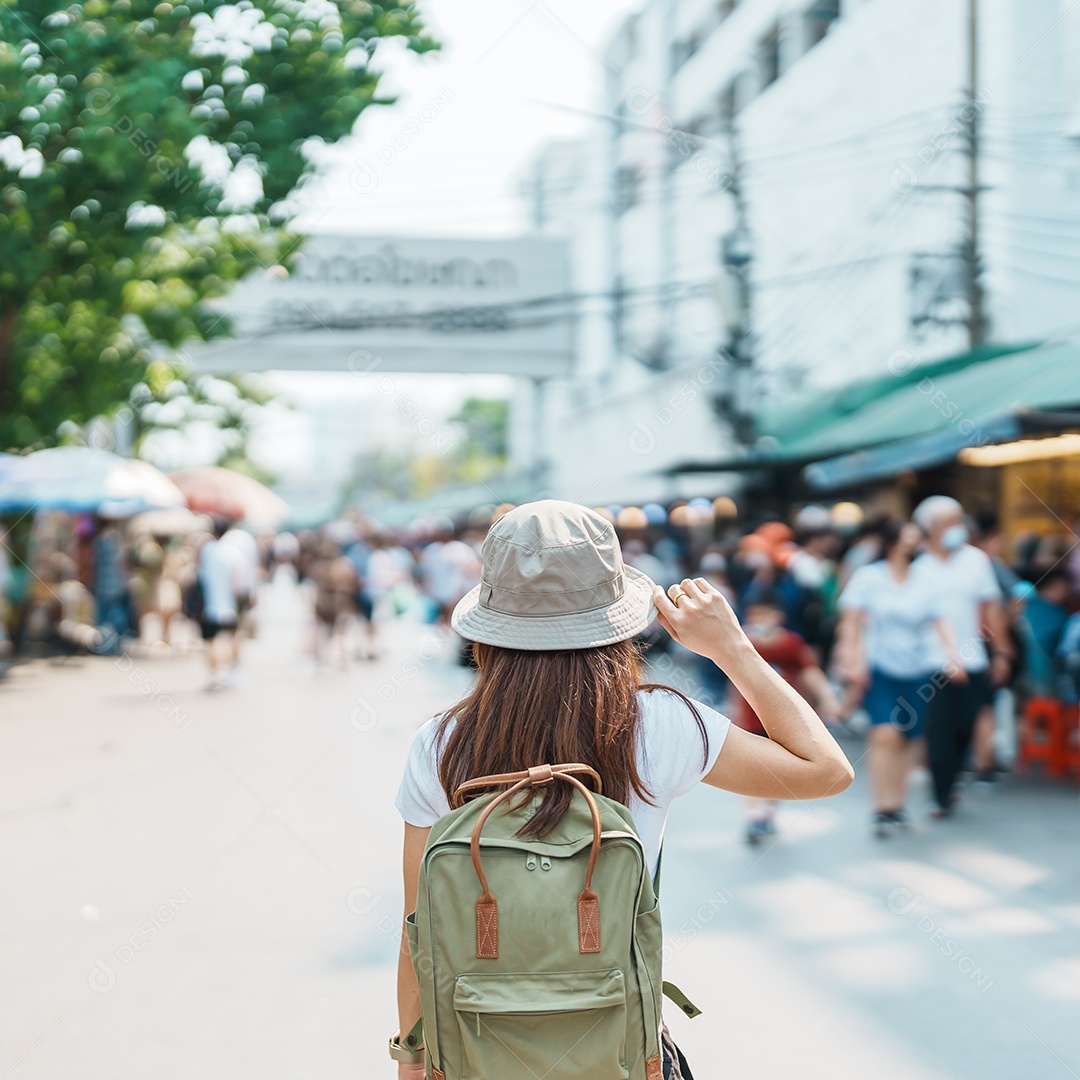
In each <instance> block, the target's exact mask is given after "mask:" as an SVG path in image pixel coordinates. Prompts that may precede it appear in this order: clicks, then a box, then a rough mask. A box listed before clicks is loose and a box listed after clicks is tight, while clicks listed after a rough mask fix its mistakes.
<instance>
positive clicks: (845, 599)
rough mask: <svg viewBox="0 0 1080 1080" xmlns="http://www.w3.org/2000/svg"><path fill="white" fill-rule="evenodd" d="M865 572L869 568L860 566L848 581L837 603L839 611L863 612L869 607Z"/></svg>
mask: <svg viewBox="0 0 1080 1080" xmlns="http://www.w3.org/2000/svg"><path fill="white" fill-rule="evenodd" d="M867 570H869V567H867V566H860V567H859V569H858V570H856V571H855V573H853V574H852V575H851V577H850V578H849V579H848V583H847V585H845V586H844V591H843V592H842V593H841V594H840V598H839V600H838V601H837V606H838V607H839V608H840V610H841V611H865V610H866V609H867V607H868V606H869V589H868V587H867V586H868V584H869V583H868V580H867V578H868V574H867V573H866V571H867Z"/></svg>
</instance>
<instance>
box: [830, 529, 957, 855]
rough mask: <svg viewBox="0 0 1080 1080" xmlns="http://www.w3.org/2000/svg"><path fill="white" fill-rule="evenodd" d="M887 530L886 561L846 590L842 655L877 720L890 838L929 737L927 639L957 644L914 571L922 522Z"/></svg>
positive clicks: (873, 775) (883, 832) (881, 832)
mask: <svg viewBox="0 0 1080 1080" xmlns="http://www.w3.org/2000/svg"><path fill="white" fill-rule="evenodd" d="M879 531H880V536H881V545H882V552H881V558H880V559H879V560H877V561H875V562H872V563H869V564H867V565H866V566H860V567H859V568H858V569H857V570H856V571H855V572H854V573H853V574H852V575H851V579H850V581H849V582H848V584H847V585H846V586H845V588H844V591H843V592H842V593H841V594H840V602H839V606H840V626H839V629H838V632H837V645H836V650H835V653H834V655H835V657H836V661H837V664H836V667H837V672H838V674H839V675H840V677H841V678H842V679H843V681H844V682H845V684H846V685H847V687H848V688H849V690H850V692H851V697H850V698H849V699H848V700H849V704H850V705H851V706H852V707H854V706H856V705H857V704H858V701H859V700H860V699H862V701H863V703H864V706H865V708H866V712H867V715H868V716H869V718H870V730H869V732H868V733H867V762H868V764H869V767H870V787H871V791H872V795H873V800H874V813H873V831H874V835H875V836H877V837H879V838H882V839H884V838H885V837H887V836H889V835H890V833H891V832H892V831H893V830H894V829H897V828H904V827H906V826H907V825H908V824H909V822H910V819H909V818H908V814H907V810H906V809H905V805H904V804H905V802H906V801H907V788H908V777H909V775H910V773H911V769H912V767H913V766H914V765H915V763H916V758H917V756H918V755H919V754H920V752H921V749H922V740H923V738H924V736H925V734H926V731H925V728H926V690H927V688H931V689H932V688H933V683H932V682H931V674H932V672H931V669H930V662H929V659H928V656H927V649H926V639H927V636H928V635H929V634H931V633H935V634H937V635H938V636H939V637H940V639H941V642H942V644H943V645H944V646H945V648H946V650H947V651H948V653H949V654H950V655H951V654H953V653H954V651H955V648H956V643H955V642H954V641H952V637H951V635H952V629H951V627H950V626H949V624H948V623H947V622H946V621H945V619H944V617H943V616H944V609H943V606H942V603H941V600H940V598H939V597H938V595H937V593H935V592H933V591H931V590H930V589H929V588H928V586H927V584H926V582H925V579H924V580H923V581H922V582H920V581H918V580H915V579H914V575H913V574H912V573H911V562H912V559H913V558H914V556H915V551H916V549H917V548H918V546H919V542H920V541H921V540H922V532H921V530H920V529H919V526H918V525H915V524H913V523H912V522H897V521H889V522H885V523H884V524H883V525H882V526H881V527H880V530H879ZM949 672H950V676H951V677H952V678H954V679H959V680H960V681H963V680H964V679H966V677H967V676H966V673H965V671H964V669H963V667H962V666H960V665H959V663H958V662H956V660H955V658H954V662H953V663H952V664H951V665H949Z"/></svg>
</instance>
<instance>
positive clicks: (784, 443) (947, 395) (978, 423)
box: [666, 341, 1080, 487]
mask: <svg viewBox="0 0 1080 1080" xmlns="http://www.w3.org/2000/svg"><path fill="white" fill-rule="evenodd" d="M913 360H914V358H913V357H912V358H910V359H909V358H908V357H907V356H906V354H896V355H895V356H894V357H893V358H892V359H891V361H890V366H891V367H892V369H893V373H890V374H888V375H884V376H881V377H878V378H874V379H866V380H863V381H861V382H856V383H852V384H850V385H848V386H843V387H838V388H835V389H830V390H812V391H803V392H801V393H798V394H794V395H791V396H789V397H787V398H785V399H783V400H782V401H780V402H777V403H776V404H770V405H767V406H765V407H764V408H762V409H760V410H759V411H758V413H757V415H756V416H755V426H756V428H757V431H758V443H757V445H756V446H755V447H753V448H752V449H748V450H746V451H744V452H743V453H742V454H740V455H739V456H736V457H731V458H729V459H726V460H722V461H693V462H685V463H683V464H680V465H678V466H675V467H672V468H670V469H668V470H666V471H668V472H669V473H672V474H678V473H692V472H726V471H741V470H747V469H762V468H765V469H767V468H782V467H787V468H797V467H799V466H802V465H807V464H809V463H811V462H818V463H820V466H817V465H816V466H814V468H813V470H812V472H813V475H808V479H809V480H810V481H811V482H812V483H813V484H814V486H819V487H831V486H837V485H838V484H840V483H842V482H843V483H856V482H859V481H860V480H862V479H876V478H880V476H882V475H887V474H888V473H889V471H890V470H891V471H892V472H894V473H895V472H898V471H900V470H901V469H904V468H916V469H917V468H925V467H928V466H930V465H934V464H938V463H940V462H943V461H948V460H951V458H953V457H955V455H956V454H957V453H958V452H959V450H961V449H963V448H964V447H965V446H980V445H985V444H988V443H993V442H1000V441H1003V440H1007V439H1010V438H1014V437H1016V435H1017V434H1018V433H1020V432H1022V431H1023V430H1025V429H1026V428H1027V427H1028V426H1029V425H1028V424H1027V421H1026V419H1025V418H1027V417H1032V416H1035V415H1037V414H1040V413H1042V414H1046V413H1052V412H1055V411H1059V412H1062V413H1066V412H1067V411H1068V410H1071V409H1076V408H1080V342H1075V341H1058V342H1052V343H1047V344H1025V345H1010V346H983V347H980V348H978V349H974V350H972V351H971V352H967V353H963V354H961V355H959V356H952V357H947V358H945V359H942V360H935V361H931V362H930V363H926V364H919V365H917V366H915V365H914V363H913V362H912V361H913ZM1066 420H1067V418H1062V422H1063V423H1065V422H1066ZM1036 426H1037V425H1036ZM1043 426H1045V425H1043ZM874 448H880V449H879V451H878V452H874ZM833 466H835V467H833Z"/></svg>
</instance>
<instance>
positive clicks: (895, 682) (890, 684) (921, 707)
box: [863, 669, 933, 739]
mask: <svg viewBox="0 0 1080 1080" xmlns="http://www.w3.org/2000/svg"><path fill="white" fill-rule="evenodd" d="M932 690H933V683H931V682H930V673H929V672H927V673H926V674H925V675H922V676H919V677H918V678H914V679H897V678H896V677H894V676H892V675H886V674H885V672H884V671H879V670H877V669H875V670H874V671H871V672H870V688H869V689H868V690H867V691H866V699H865V701H864V702H863V707H864V708H865V709H866V712H867V714H868V715H869V717H870V723H871V725H873V726H875V727H876V726H877V725H878V724H892V726H893V727H894V728H896V730H897V731H899V732H900V733H901V734H902V735H903V736H904V737H905V738H907V739H920V738H922V737H923V736H924V735H925V734H926V698H927V696H928V694H929V693H930V692H931V691H932ZM920 691H921V692H920Z"/></svg>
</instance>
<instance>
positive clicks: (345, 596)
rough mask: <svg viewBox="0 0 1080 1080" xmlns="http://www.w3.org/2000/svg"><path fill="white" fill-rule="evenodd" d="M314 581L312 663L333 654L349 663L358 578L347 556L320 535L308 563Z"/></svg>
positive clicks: (344, 662) (341, 665) (340, 661)
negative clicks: (319, 539) (319, 541)
mask: <svg viewBox="0 0 1080 1080" xmlns="http://www.w3.org/2000/svg"><path fill="white" fill-rule="evenodd" d="M311 577H312V580H313V581H314V583H315V643H314V651H315V663H316V665H321V664H322V663H324V662H325V661H332V660H333V659H334V658H335V657H336V658H337V662H338V664H339V666H340V667H341V668H342V669H344V668H347V667H348V666H349V651H350V650H349V631H350V629H351V627H352V625H353V623H354V622H355V620H356V611H357V608H356V597H357V594H358V593H359V591H360V580H359V576H358V575H357V573H356V567H355V566H354V565H353V562H352V560H351V559H349V558H348V557H347V556H346V555H343V554H342V552H341V549H340V548H339V547H338V546H337V544H335V543H334V542H333V541H332V540H327V539H325V538H324V539H323V541H322V543H321V546H320V547H319V549H318V557H317V558H316V559H315V560H314V561H313V563H312V565H311Z"/></svg>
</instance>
